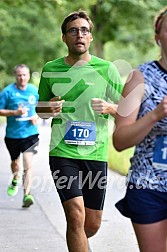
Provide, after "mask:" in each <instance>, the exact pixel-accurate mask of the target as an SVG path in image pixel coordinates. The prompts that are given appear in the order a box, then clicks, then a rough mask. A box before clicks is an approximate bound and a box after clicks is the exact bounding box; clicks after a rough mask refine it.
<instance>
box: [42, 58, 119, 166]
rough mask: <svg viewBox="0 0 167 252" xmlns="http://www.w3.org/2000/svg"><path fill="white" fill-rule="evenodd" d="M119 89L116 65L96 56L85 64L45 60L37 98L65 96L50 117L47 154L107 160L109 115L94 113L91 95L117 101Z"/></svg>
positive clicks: (61, 60) (48, 98)
mask: <svg viewBox="0 0 167 252" xmlns="http://www.w3.org/2000/svg"><path fill="white" fill-rule="evenodd" d="M122 89H123V85H122V81H121V78H120V75H119V73H118V71H117V69H116V67H115V66H114V65H113V64H112V63H111V62H109V61H106V60H103V59H100V58H97V57H95V56H92V57H91V60H90V61H89V62H85V64H84V65H81V64H80V65H79V64H75V65H73V66H69V65H67V64H66V63H65V62H64V58H59V59H56V60H53V61H50V62H48V63H46V64H45V66H44V68H43V71H42V75H41V80H40V84H39V101H49V100H50V99H51V98H53V97H55V96H60V97H61V99H63V100H65V102H64V103H63V109H62V113H61V114H60V115H58V116H57V117H55V118H53V119H52V133H51V141H50V156H59V157H66V158H75V159H85V160H97V161H107V160H108V115H99V114H97V113H96V112H95V111H94V110H93V109H92V107H91V99H92V98H100V99H103V100H105V101H109V102H111V101H112V102H113V103H117V102H118V100H119V98H120V94H121V92H122Z"/></svg>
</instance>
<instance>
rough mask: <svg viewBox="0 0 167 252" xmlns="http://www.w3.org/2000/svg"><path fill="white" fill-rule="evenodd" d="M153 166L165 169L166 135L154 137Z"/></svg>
mask: <svg viewBox="0 0 167 252" xmlns="http://www.w3.org/2000/svg"><path fill="white" fill-rule="evenodd" d="M153 167H155V168H160V169H162V168H163V169H167V136H157V138H156V141H155V147H154V153H153Z"/></svg>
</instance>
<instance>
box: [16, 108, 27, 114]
mask: <svg viewBox="0 0 167 252" xmlns="http://www.w3.org/2000/svg"><path fill="white" fill-rule="evenodd" d="M26 113H27V108H26V107H21V106H19V107H18V109H17V110H15V115H16V116H17V115H24V114H26Z"/></svg>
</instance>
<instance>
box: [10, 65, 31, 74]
mask: <svg viewBox="0 0 167 252" xmlns="http://www.w3.org/2000/svg"><path fill="white" fill-rule="evenodd" d="M18 68H27V69H28V70H29V72H30V68H29V67H28V66H27V65H25V64H18V65H16V66H15V67H14V69H13V73H14V74H16V71H17V69H18Z"/></svg>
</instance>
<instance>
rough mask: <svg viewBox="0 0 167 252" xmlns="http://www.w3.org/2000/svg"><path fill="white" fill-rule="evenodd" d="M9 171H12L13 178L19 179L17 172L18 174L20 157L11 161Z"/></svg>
mask: <svg viewBox="0 0 167 252" xmlns="http://www.w3.org/2000/svg"><path fill="white" fill-rule="evenodd" d="M11 170H12V173H13V178H14V179H16V180H18V179H19V177H20V175H19V172H20V156H19V157H18V158H17V159H15V160H12V162H11Z"/></svg>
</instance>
